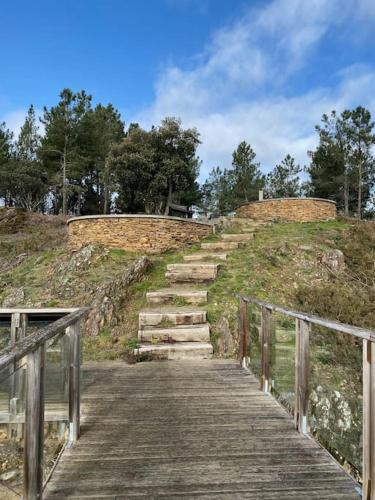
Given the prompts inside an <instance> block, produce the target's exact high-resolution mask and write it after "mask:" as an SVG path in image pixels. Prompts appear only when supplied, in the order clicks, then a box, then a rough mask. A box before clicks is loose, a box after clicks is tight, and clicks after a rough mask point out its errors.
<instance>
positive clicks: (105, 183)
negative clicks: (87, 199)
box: [103, 160, 109, 214]
mask: <svg viewBox="0 0 375 500" xmlns="http://www.w3.org/2000/svg"><path fill="white" fill-rule="evenodd" d="M103 191H104V201H103V214H108V213H109V182H108V163H107V160H105V164H104V176H103Z"/></svg>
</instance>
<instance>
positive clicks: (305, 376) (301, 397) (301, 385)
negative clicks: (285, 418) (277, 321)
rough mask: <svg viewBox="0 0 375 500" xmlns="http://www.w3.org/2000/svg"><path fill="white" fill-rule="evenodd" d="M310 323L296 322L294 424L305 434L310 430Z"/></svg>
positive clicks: (298, 320)
mask: <svg viewBox="0 0 375 500" xmlns="http://www.w3.org/2000/svg"><path fill="white" fill-rule="evenodd" d="M309 343H310V323H309V322H308V321H303V320H300V319H297V320H296V354H295V391H294V400H295V406H294V423H295V426H296V429H297V430H298V431H299V432H302V433H304V434H306V433H307V428H308V418H307V417H308V403H309V358H310V354H309V351H310V349H309Z"/></svg>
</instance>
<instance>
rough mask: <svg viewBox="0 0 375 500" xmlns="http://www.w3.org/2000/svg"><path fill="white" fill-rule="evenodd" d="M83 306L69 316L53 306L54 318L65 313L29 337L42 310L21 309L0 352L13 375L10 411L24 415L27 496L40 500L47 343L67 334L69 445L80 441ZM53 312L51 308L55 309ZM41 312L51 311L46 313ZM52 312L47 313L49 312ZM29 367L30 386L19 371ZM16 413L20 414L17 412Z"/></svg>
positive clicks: (0, 367) (0, 363)
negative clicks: (34, 318) (29, 328)
mask: <svg viewBox="0 0 375 500" xmlns="http://www.w3.org/2000/svg"><path fill="white" fill-rule="evenodd" d="M89 310H90V309H89V308H87V307H84V308H80V309H75V310H73V311H72V312H68V311H69V310H68V311H67V310H66V309H57V308H53V313H54V314H56V313H57V314H60V313H61V314H66V315H65V316H63V317H61V318H59V319H57V320H56V321H54V322H53V323H51V324H49V325H47V326H45V327H43V328H41V329H39V330H37V331H36V332H35V333H32V334H30V335H28V336H27V335H26V327H27V321H28V317H29V316H32V315H33V314H36V315H37V314H40V313H41V309H35V310H34V311H32V310H30V309H20V308H17V309H15V310H14V311H13V312H11V311H10V310H9V309H6V310H4V309H0V314H10V315H11V340H10V345H9V346H8V347H6V348H5V349H3V350H2V351H1V352H0V372H2V373H4V370H5V369H6V368H8V369H9V371H10V375H11V381H12V383H11V390H10V392H11V394H10V398H11V403H12V405H11V407H12V408H16V409H17V408H18V407H20V410H21V411H24V413H25V419H24V422H25V425H24V459H23V462H24V463H23V469H24V476H23V478H24V479H23V498H24V499H25V500H37V499H38V500H41V499H42V497H43V446H44V392H45V387H44V386H45V384H44V378H45V357H46V343H47V341H48V340H50V339H52V338H59V337H60V336H62V335H64V334H65V335H66V337H67V342H65V344H64V345H65V347H64V351H65V353H66V354H67V356H68V366H69V369H68V374H67V386H66V387H67V390H68V393H69V442H70V443H73V442H75V441H77V439H78V438H79V433H80V357H81V356H80V322H81V320H82V319H83V318H84V317H85V316H86V314H87V313H88V312H89ZM51 311H52V309H51ZM42 312H43V314H44V313H46V312H47V310H45V309H43V310H42ZM48 312H49V311H48ZM21 360H22V366H24V367H25V374H26V385H25V384H24V383H23V377H20V373H19V371H20V370H19V368H20V366H19V363H18V362H19V361H21ZM16 411H17V410H16Z"/></svg>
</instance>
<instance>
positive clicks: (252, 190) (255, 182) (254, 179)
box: [228, 141, 265, 208]
mask: <svg viewBox="0 0 375 500" xmlns="http://www.w3.org/2000/svg"><path fill="white" fill-rule="evenodd" d="M255 157H256V154H255V152H254V150H253V149H252V147H251V146H250V144H247V143H246V142H245V141H242V142H241V143H240V144H239V145H238V147H237V149H236V150H235V151H234V152H233V155H232V158H233V160H232V170H231V171H229V172H228V175H229V176H230V177H232V179H230V182H231V184H232V197H233V201H232V206H233V208H235V207H236V206H238V205H240V204H241V203H244V202H246V201H252V200H257V199H258V195H259V190H260V189H263V187H264V182H265V178H264V175H263V174H262V173H261V172H260V169H259V168H260V164H259V163H255V162H254V160H255Z"/></svg>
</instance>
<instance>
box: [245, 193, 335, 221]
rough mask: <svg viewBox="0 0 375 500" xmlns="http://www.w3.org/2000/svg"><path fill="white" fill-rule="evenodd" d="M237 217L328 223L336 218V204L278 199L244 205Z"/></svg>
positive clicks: (315, 199)
mask: <svg viewBox="0 0 375 500" xmlns="http://www.w3.org/2000/svg"><path fill="white" fill-rule="evenodd" d="M236 217H243V218H250V219H254V220H259V221H271V220H284V221H298V222H314V221H326V220H333V219H335V218H336V203H335V202H334V201H330V200H324V199H321V198H276V199H269V200H262V201H250V202H248V203H243V204H242V205H240V206H239V207H238V208H237V209H236Z"/></svg>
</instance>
